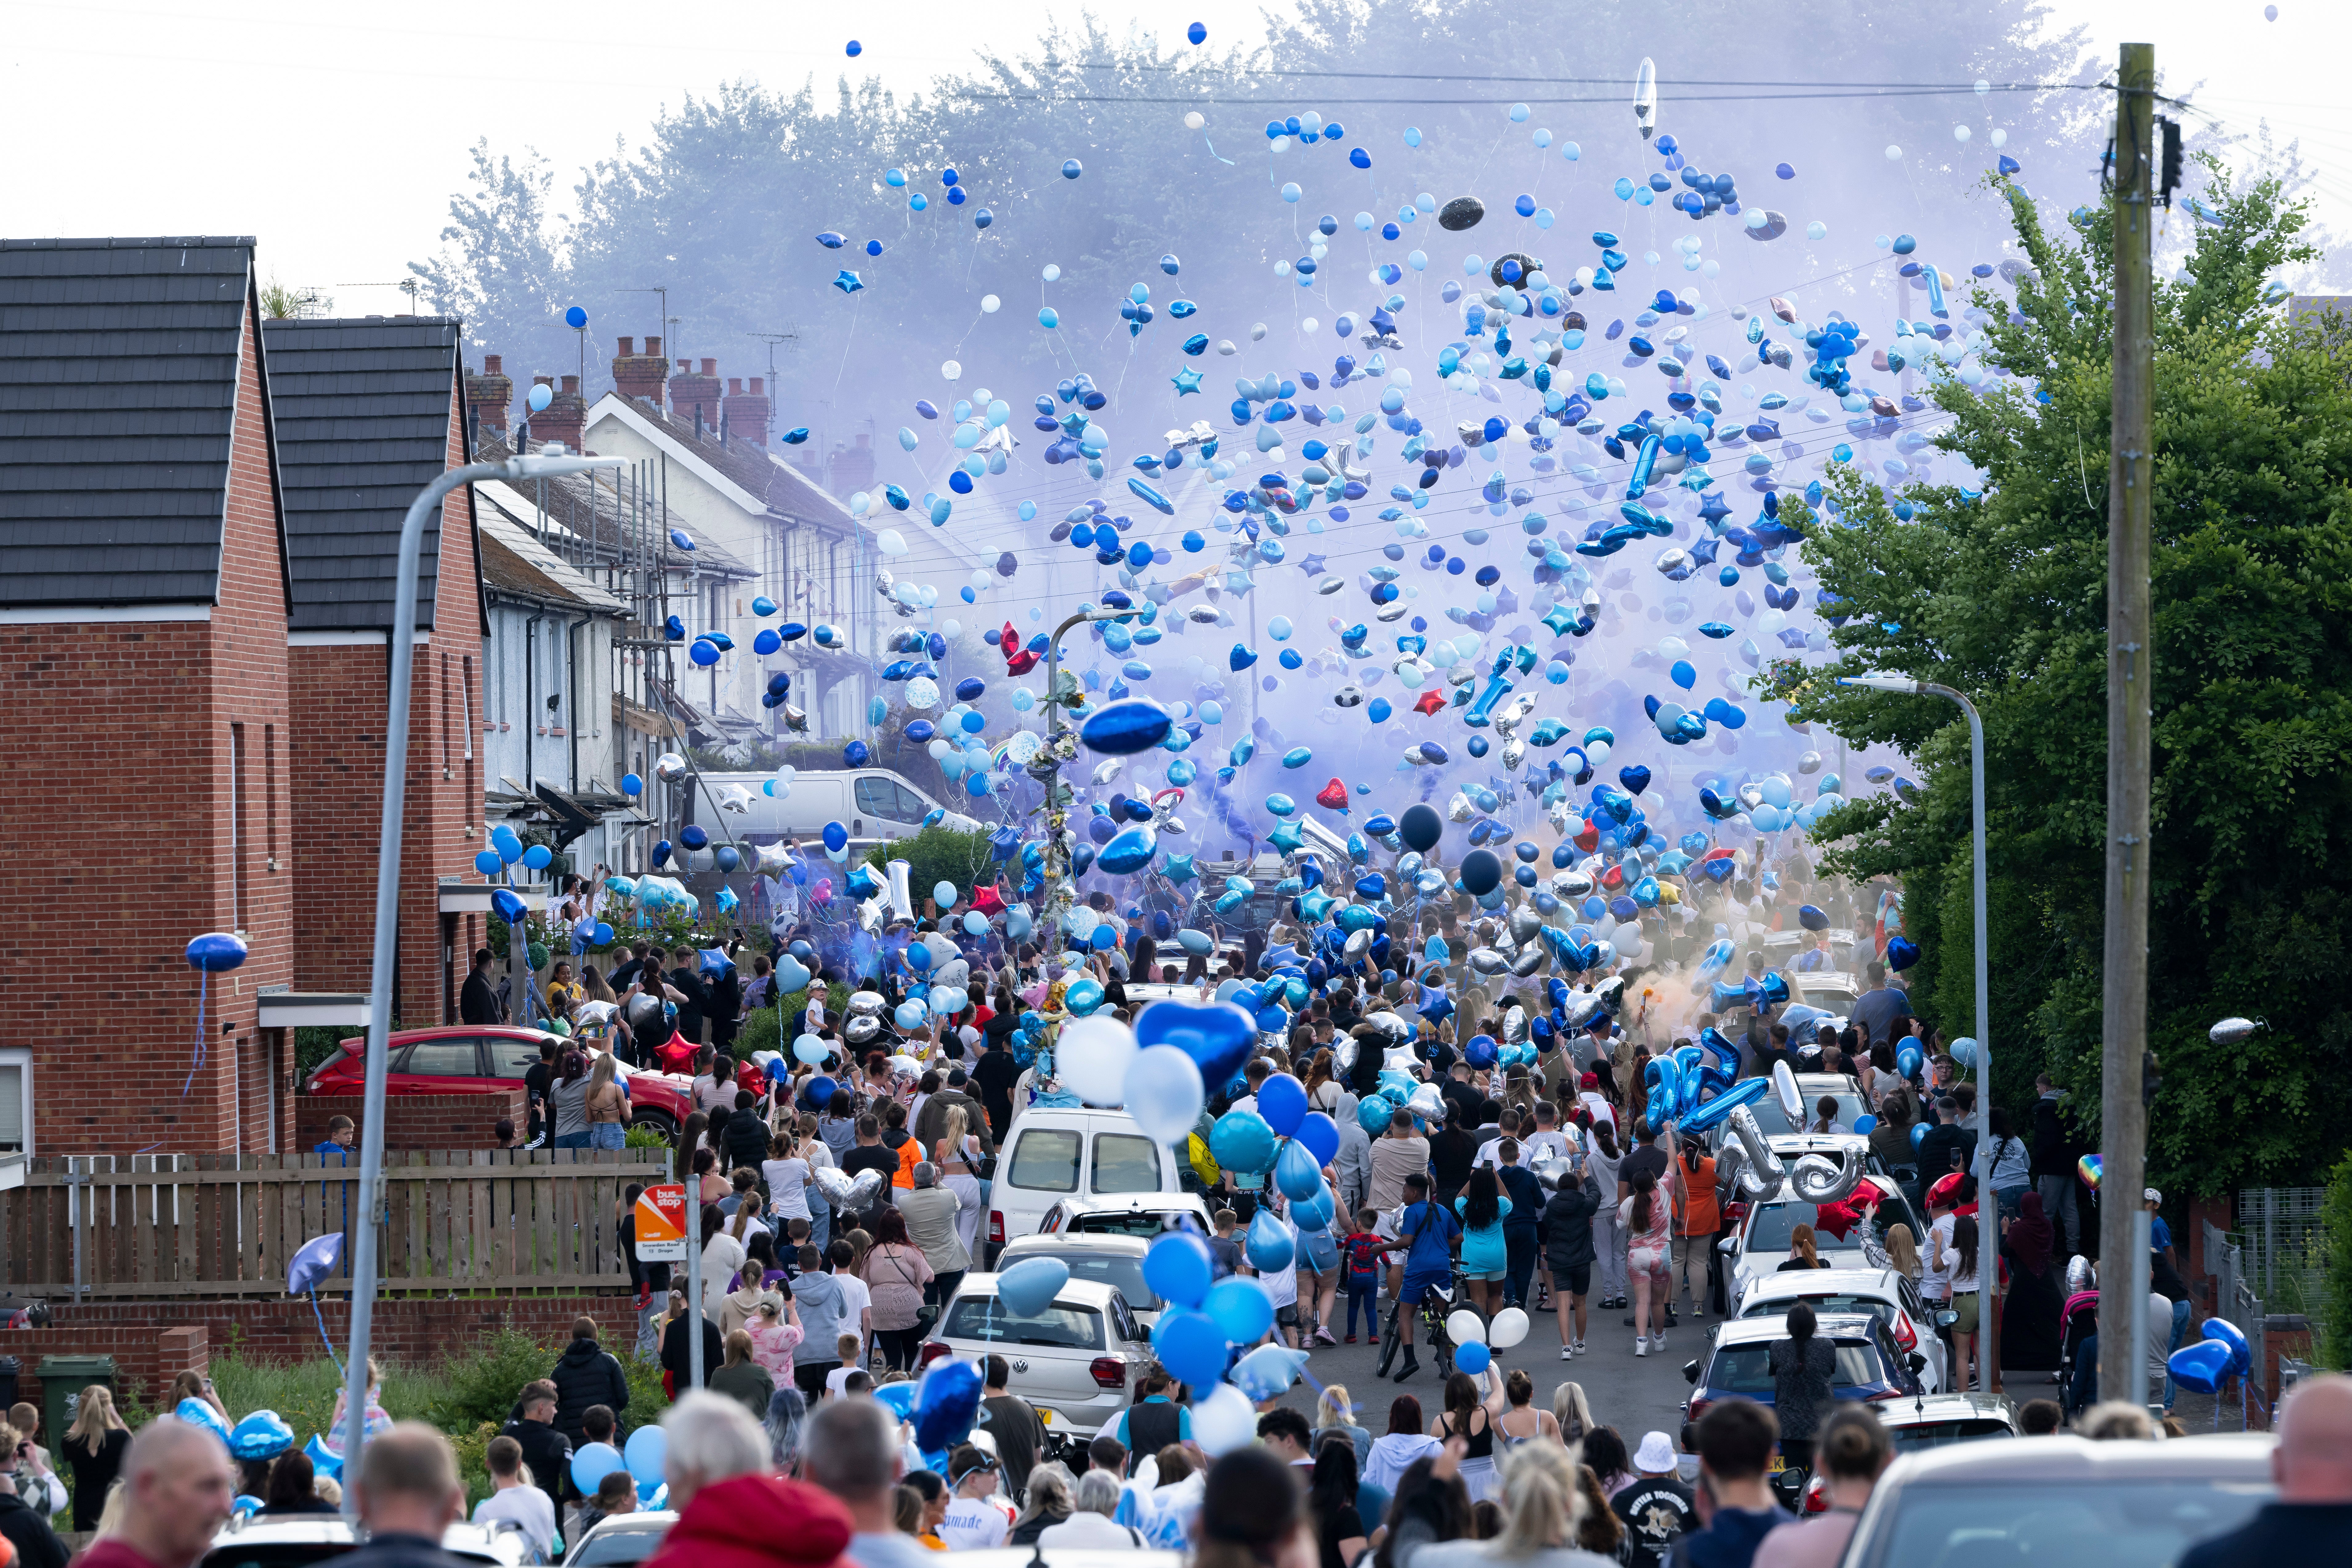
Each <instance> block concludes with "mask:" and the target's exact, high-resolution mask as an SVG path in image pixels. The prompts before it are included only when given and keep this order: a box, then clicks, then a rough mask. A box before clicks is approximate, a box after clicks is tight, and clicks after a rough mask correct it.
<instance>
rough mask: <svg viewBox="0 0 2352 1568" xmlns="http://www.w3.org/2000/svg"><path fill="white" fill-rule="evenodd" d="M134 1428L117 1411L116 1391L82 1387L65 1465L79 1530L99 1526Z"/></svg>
mask: <svg viewBox="0 0 2352 1568" xmlns="http://www.w3.org/2000/svg"><path fill="white" fill-rule="evenodd" d="M129 1447H131V1428H130V1427H128V1426H124V1425H123V1422H122V1417H121V1416H120V1415H116V1414H115V1413H114V1391H113V1390H111V1389H110V1388H108V1387H107V1386H106V1384H102V1383H93V1384H90V1385H89V1387H87V1388H85V1389H83V1390H82V1391H81V1399H80V1401H79V1404H78V1405H77V1406H76V1409H75V1412H74V1423H73V1425H72V1426H69V1427H68V1428H67V1429H66V1441H65V1458H66V1468H68V1469H69V1470H71V1471H72V1472H73V1496H74V1523H73V1527H74V1528H75V1529H76V1530H96V1529H97V1528H98V1516H99V1513H100V1510H103V1509H104V1508H105V1506H106V1489H107V1488H108V1487H110V1486H111V1485H113V1484H114V1479H115V1477H117V1476H119V1475H121V1473H122V1455H123V1450H125V1449H127V1448H129Z"/></svg>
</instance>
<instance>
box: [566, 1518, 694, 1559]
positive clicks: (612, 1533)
mask: <svg viewBox="0 0 2352 1568" xmlns="http://www.w3.org/2000/svg"><path fill="white" fill-rule="evenodd" d="M668 1528H669V1527H668V1526H667V1525H662V1526H659V1527H657V1528H655V1529H650V1530H600V1531H597V1532H596V1533H595V1534H593V1535H592V1536H590V1537H589V1538H588V1539H587V1540H585V1541H583V1542H581V1543H580V1550H579V1551H578V1552H576V1553H575V1554H574V1555H572V1556H571V1557H568V1558H566V1559H564V1562H565V1564H566V1568H574V1565H576V1568H603V1565H604V1564H609V1563H643V1562H644V1561H645V1560H646V1558H648V1557H651V1556H652V1555H653V1554H654V1553H655V1552H658V1551H660V1550H661V1543H662V1537H663V1536H664V1535H665V1534H667V1532H668Z"/></svg>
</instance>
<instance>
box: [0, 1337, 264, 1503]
mask: <svg viewBox="0 0 2352 1568" xmlns="http://www.w3.org/2000/svg"><path fill="white" fill-rule="evenodd" d="M273 1304H274V1303H273ZM56 1310H57V1311H58V1313H59V1314H60V1316H65V1317H68V1321H67V1322H64V1323H60V1324H57V1325H53V1326H51V1327H49V1328H46V1329H0V1355H12V1356H15V1357H16V1360H17V1363H18V1365H19V1366H21V1367H22V1368H23V1371H22V1372H21V1373H19V1374H18V1379H17V1384H16V1397H17V1398H18V1399H20V1400H24V1401H26V1402H27V1403H29V1404H31V1405H34V1406H35V1407H36V1408H45V1407H44V1406H43V1405H42V1401H41V1377H40V1370H41V1358H42V1357H44V1356H53V1355H110V1356H112V1357H113V1358H114V1388H115V1392H116V1394H123V1393H126V1392H136V1393H138V1394H139V1395H140V1397H141V1398H142V1399H144V1400H145V1401H146V1403H147V1405H149V1407H150V1408H161V1406H162V1404H163V1394H164V1391H165V1390H166V1389H168V1388H170V1387H171V1385H172V1380H173V1378H175V1377H177V1376H179V1375H180V1373H184V1372H197V1373H201V1372H203V1371H204V1370H205V1368H206V1367H207V1366H209V1365H210V1364H211V1358H212V1352H213V1351H215V1349H217V1348H218V1346H217V1345H216V1344H215V1343H214V1342H212V1340H211V1339H210V1338H209V1336H208V1332H207V1331H206V1330H205V1327H204V1326H203V1325H201V1324H190V1323H185V1322H180V1323H174V1324H173V1325H172V1326H170V1327H165V1326H163V1325H162V1324H159V1323H158V1322H156V1321H155V1316H156V1315H155V1313H153V1312H152V1311H146V1312H145V1313H144V1320H143V1321H139V1320H136V1319H133V1320H130V1321H110V1322H102V1323H100V1322H80V1321H71V1320H70V1317H69V1315H70V1314H71V1313H73V1312H75V1311H76V1310H82V1311H88V1310H89V1309H88V1308H82V1309H75V1308H72V1307H59V1308H57V1309H56ZM172 1316H173V1317H174V1318H178V1317H180V1316H181V1314H180V1313H178V1312H176V1311H175V1312H173V1314H172ZM77 1392H79V1391H77ZM240 1414H242V1412H240ZM64 1437H65V1434H64V1433H62V1432H49V1433H45V1434H43V1436H42V1438H41V1442H42V1446H43V1447H47V1448H48V1449H49V1450H50V1451H51V1452H52V1453H53V1454H54V1453H55V1452H56V1450H57V1448H58V1444H59V1443H61V1442H62V1441H63V1440H64ZM60 1468H62V1467H60Z"/></svg>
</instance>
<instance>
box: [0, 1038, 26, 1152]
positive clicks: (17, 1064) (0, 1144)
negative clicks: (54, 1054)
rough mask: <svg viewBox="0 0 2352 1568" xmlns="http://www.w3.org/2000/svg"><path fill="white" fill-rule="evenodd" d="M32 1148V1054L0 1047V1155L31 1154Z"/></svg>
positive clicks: (23, 1050) (19, 1048)
mask: <svg viewBox="0 0 2352 1568" xmlns="http://www.w3.org/2000/svg"><path fill="white" fill-rule="evenodd" d="M32 1147H33V1053H32V1052H31V1051H30V1050H29V1049H26V1048H23V1047H18V1048H16V1049H11V1050H0V1154H25V1153H30V1152H32Z"/></svg>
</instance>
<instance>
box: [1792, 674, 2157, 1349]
mask: <svg viewBox="0 0 2352 1568" xmlns="http://www.w3.org/2000/svg"><path fill="white" fill-rule="evenodd" d="M1838 684H1839V685H1840V686H1859V687H1864V688H1865V689H1869V690H1872V691H1900V692H1907V693H1909V694H1911V695H1914V696H1918V697H1941V698H1943V699H1945V700H1948V701H1951V702H1957V703H1958V704H1959V707H1960V711H1961V712H1963V713H1966V714H1967V715H1968V716H1969V837H1970V839H1971V840H1972V841H1973V843H1972V845H1971V847H1972V848H1973V850H1974V858H1975V863H1976V865H1975V881H1976V948H1977V955H1976V956H1977V1059H1976V1061H1975V1063H1974V1064H1973V1065H1974V1066H1975V1068H1976V1072H1977V1084H1978V1089H1977V1172H1976V1176H1977V1213H1978V1215H1979V1220H1978V1223H1977V1368H1978V1373H1977V1386H1978V1388H1979V1389H1980V1390H1981V1391H1983V1392H1984V1393H1986V1394H1990V1393H1991V1392H1992V1373H1993V1366H1992V1331H1993V1280H1994V1278H1995V1277H1996V1276H1997V1275H1998V1274H1999V1273H2000V1263H1999V1259H2000V1237H1998V1236H1996V1235H1994V1234H1992V1232H1991V1230H1990V1227H1989V1226H1986V1225H1985V1224H1984V1222H1983V1219H1982V1218H1981V1216H1982V1215H1984V1214H1985V1213H1986V1212H1987V1211H1986V1208H1985V1200H1986V1199H1987V1198H1988V1197H1990V1196H1991V1194H1992V1009H1991V1002H1990V992H1991V984H1990V979H1989V975H1990V967H1989V965H1990V958H1989V955H1988V953H1987V951H1986V948H1985V800H1984V778H1985V770H1984V721H1983V720H1981V719H1979V717H1977V708H1976V704H1975V703H1973V702H1971V701H1969V700H1968V699H1967V698H1966V697H1964V696H1962V695H1961V694H1960V693H1959V692H1958V691H1955V690H1953V689H1951V688H1950V687H1948V686H1939V685H1937V684H1936V683H1935V682H1934V681H1932V680H1914V679H1911V677H1909V676H1907V675H1842V676H1840V677H1838ZM1992 1212H1993V1213H1995V1214H1998V1213H1999V1212H2000V1205H1999V1204H1998V1203H1997V1202H1996V1203H1995V1205H1994V1206H1993V1209H1992ZM2143 1294H2145V1292H2143ZM2146 1352H2147V1346H2146V1345H2145V1343H2141V1344H2138V1345H2136V1346H2135V1347H2134V1349H2133V1352H2132V1355H2133V1364H2134V1365H2138V1364H2141V1363H2145V1362H2146V1360H2147V1353H2146Z"/></svg>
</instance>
